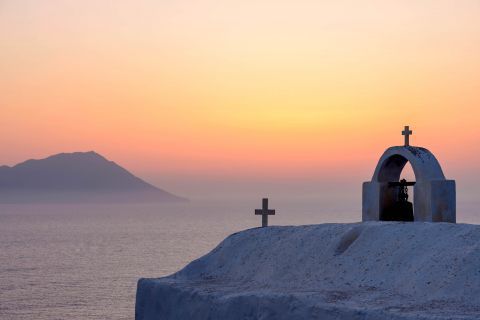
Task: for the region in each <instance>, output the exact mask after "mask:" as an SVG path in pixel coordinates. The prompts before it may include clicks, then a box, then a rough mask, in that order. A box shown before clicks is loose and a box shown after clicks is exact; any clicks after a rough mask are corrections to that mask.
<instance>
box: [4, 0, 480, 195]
mask: <svg viewBox="0 0 480 320" xmlns="http://www.w3.org/2000/svg"><path fill="white" fill-rule="evenodd" d="M479 16H480V1H478V0H457V1H453V0H452V1H444V0H424V1H417V0H415V1H414V0H398V1H390V0H382V1H368V0H367V1H356V0H349V1H346V0H325V1H306V0H284V1H282V0H276V1H271V0H255V1H252V0H244V1H228V0H218V1H217V0H204V1H199V0H195V1H193V0H192V1H187V0H177V1H172V0H163V1H161V0H158V1H153V0H152V1H146V0H135V1H133V0H132V1H122V0H117V1H97V0H82V1H69V0H62V1H60V0H58V1H55V0H50V1H47V0H45V1H40V0H35V1H24V0H0V147H1V149H2V152H1V153H0V164H5V165H14V164H16V163H18V162H21V161H24V160H26V159H30V158H43V157H46V156H49V155H51V154H55V153H60V152H72V151H90V150H95V151H97V152H98V153H100V154H102V155H104V156H105V157H107V158H108V159H111V160H114V161H115V162H117V163H118V164H120V165H122V166H124V167H126V168H127V169H129V170H130V171H132V172H133V173H135V174H136V175H138V176H140V177H142V178H144V179H146V180H147V181H150V182H152V183H154V184H156V185H158V186H160V187H164V188H166V189H167V190H171V191H173V192H176V193H179V194H182V195H186V196H193V197H195V196H204V195H219V194H223V193H232V194H235V193H239V194H240V193H242V192H247V193H248V192H251V193H255V194H259V193H261V192H264V193H267V194H268V193H272V192H277V191H278V192H280V191H282V192H284V194H287V195H302V194H313V195H314V194H318V193H328V192H329V191H328V190H335V191H332V192H336V193H337V195H339V196H340V197H341V195H342V192H344V193H345V194H348V196H349V197H352V198H354V199H358V198H359V197H360V196H361V195H360V190H361V183H362V181H367V180H369V179H370V178H371V176H372V174H373V170H374V168H375V166H376V162H377V161H378V159H379V157H380V156H381V154H382V153H383V151H384V150H385V149H386V148H387V147H389V146H392V145H401V144H402V143H403V138H402V136H401V131H402V130H403V126H404V125H410V127H411V128H412V130H413V133H414V134H413V136H412V137H411V143H412V144H413V145H418V146H423V147H426V148H428V149H429V150H431V151H432V152H433V153H434V154H435V155H436V156H437V158H438V160H439V161H440V163H441V165H442V167H443V170H444V172H445V175H446V176H447V178H451V179H456V180H457V187H458V191H459V198H460V199H462V197H463V198H465V199H467V198H469V199H475V198H476V195H477V194H478V193H479V192H480V186H479V183H478V179H479V178H480V161H479V157H480V144H479V143H478V142H479V141H480V130H479V125H478V123H479V120H480V59H479V58H478V57H480V19H479V18H478V17H479ZM407 175H408V173H407Z"/></svg>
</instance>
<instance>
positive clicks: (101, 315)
mask: <svg viewBox="0 0 480 320" xmlns="http://www.w3.org/2000/svg"><path fill="white" fill-rule="evenodd" d="M260 200H261V199H260V198H258V199H253V198H249V199H244V200H240V199H237V200H232V201H227V200H223V201H213V200H209V201H207V200H193V201H191V202H189V203H183V204H175V205H173V204H171V205H165V204H162V205H160V204H127V205H113V204H104V205H86V204H85V205H45V204H43V205H0V261H1V264H0V319H11V320H19V319H37V320H47V319H48V320H51V319H82V320H84V319H132V318H133V317H134V305H135V290H136V282H137V280H138V278H140V277H160V276H165V275H168V274H171V273H173V272H175V271H177V270H179V269H180V268H182V267H183V266H185V265H186V264H187V263H188V262H190V261H191V260H193V259H195V258H198V257H200V256H202V255H203V254H205V253H207V252H208V251H210V250H211V249H213V248H214V247H215V246H216V245H217V244H218V243H219V242H220V241H221V240H222V239H223V238H225V237H226V236H228V235H229V234H231V233H233V232H236V231H239V230H243V229H247V228H253V227H257V226H259V224H260V217H258V216H254V215H253V209H255V208H257V207H259V206H260V204H261V201H260ZM270 204H271V207H272V208H275V209H276V210H277V215H275V216H274V217H270V224H271V225H299V224H315V223H323V222H354V221H359V219H360V204H358V203H354V202H351V201H348V202H342V201H339V200H338V199H321V198H320V197H318V198H315V199H296V200H290V201H289V200H287V199H286V198H271V199H270ZM474 207H475V206H473V205H472V206H469V205H467V204H466V202H461V203H459V208H458V211H459V213H458V220H459V222H469V223H479V222H480V219H479V218H478V217H477V216H475V211H474Z"/></svg>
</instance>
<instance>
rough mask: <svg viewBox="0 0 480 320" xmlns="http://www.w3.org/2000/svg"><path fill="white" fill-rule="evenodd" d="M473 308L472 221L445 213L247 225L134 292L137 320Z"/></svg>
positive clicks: (445, 313) (377, 315)
mask: <svg viewBox="0 0 480 320" xmlns="http://www.w3.org/2000/svg"><path fill="white" fill-rule="evenodd" d="M160 263H161V262H160ZM479 318H480V226H477V225H467V224H450V223H423V222H410V223H401V222H366V223H357V224H322V225H310V226H299V227H269V228H257V229H250V230H246V231H243V232H240V233H236V234H233V235H231V236H229V237H228V238H227V239H225V240H224V241H223V242H222V243H221V244H220V245H219V246H218V247H217V248H215V249H214V250H212V251H211V252H210V253H209V254H207V255H206V256H204V257H202V258H200V259H198V260H196V261H193V262H192V263H190V264H189V265H187V266H186V267H185V268H184V269H183V270H181V271H179V272H178V273H176V274H174V275H171V276H169V277H165V278H160V279H140V280H139V283H138V290H137V301H136V319H137V320H152V319H323V320H330V319H336V320H341V319H349V320H351V319H353V320H355V319H369V320H377V319H479Z"/></svg>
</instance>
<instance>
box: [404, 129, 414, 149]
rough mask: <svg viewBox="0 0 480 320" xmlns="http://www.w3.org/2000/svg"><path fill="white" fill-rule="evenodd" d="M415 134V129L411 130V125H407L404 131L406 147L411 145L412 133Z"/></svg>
mask: <svg viewBox="0 0 480 320" xmlns="http://www.w3.org/2000/svg"><path fill="white" fill-rule="evenodd" d="M412 134H413V131H412V130H410V127H409V126H405V130H403V131H402V136H405V147H408V146H409V145H410V135H412Z"/></svg>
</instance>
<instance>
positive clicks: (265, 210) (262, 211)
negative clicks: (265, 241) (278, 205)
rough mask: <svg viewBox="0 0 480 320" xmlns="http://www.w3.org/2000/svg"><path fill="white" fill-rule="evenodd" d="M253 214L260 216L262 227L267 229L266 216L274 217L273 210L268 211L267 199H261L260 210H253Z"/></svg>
mask: <svg viewBox="0 0 480 320" xmlns="http://www.w3.org/2000/svg"><path fill="white" fill-rule="evenodd" d="M255 214H256V215H261V216H262V227H268V216H271V215H275V210H272V209H268V198H263V200H262V209H255Z"/></svg>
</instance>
